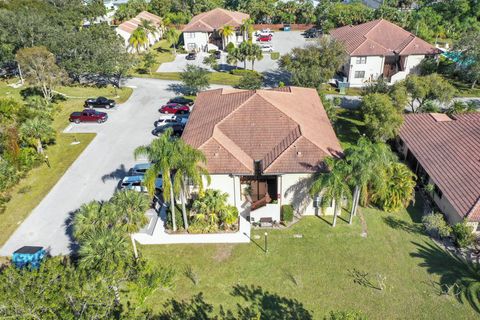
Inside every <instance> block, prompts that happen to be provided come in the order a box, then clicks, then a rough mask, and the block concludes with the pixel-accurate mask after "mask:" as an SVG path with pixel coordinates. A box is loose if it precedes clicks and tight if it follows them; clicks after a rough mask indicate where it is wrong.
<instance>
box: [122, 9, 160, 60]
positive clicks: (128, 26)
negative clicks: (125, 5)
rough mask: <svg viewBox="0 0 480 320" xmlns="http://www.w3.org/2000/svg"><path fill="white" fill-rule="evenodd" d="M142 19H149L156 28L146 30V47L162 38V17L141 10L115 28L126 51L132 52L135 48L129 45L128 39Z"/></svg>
mask: <svg viewBox="0 0 480 320" xmlns="http://www.w3.org/2000/svg"><path fill="white" fill-rule="evenodd" d="M142 20H146V21H150V22H151V24H152V25H153V26H154V27H155V28H156V31H154V32H148V44H147V47H149V46H152V45H153V44H154V43H155V42H157V41H158V40H160V39H161V38H162V33H163V32H162V18H160V17H159V16H157V15H154V14H153V13H150V12H147V11H142V12H140V13H139V14H138V15H137V16H136V17H135V18H132V19H130V20H127V21H124V22H122V23H121V24H120V25H119V26H118V27H117V29H116V31H117V34H118V35H119V36H120V37H122V38H123V39H124V41H125V47H127V50H128V52H134V51H135V50H136V49H135V48H132V47H131V46H130V44H129V39H130V37H131V35H132V33H133V32H134V31H135V30H137V28H138V26H139V25H140V24H141V23H142ZM144 50H146V48H140V51H144Z"/></svg>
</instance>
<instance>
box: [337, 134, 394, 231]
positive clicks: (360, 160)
mask: <svg viewBox="0 0 480 320" xmlns="http://www.w3.org/2000/svg"><path fill="white" fill-rule="evenodd" d="M344 155H345V160H346V162H347V163H348V164H349V166H350V167H351V175H350V176H349V184H350V185H351V186H352V187H354V193H353V203H352V208H351V211H350V223H351V222H352V217H353V216H355V215H356V212H357V209H358V204H359V202H360V198H361V199H362V204H363V205H366V204H367V203H368V199H369V190H370V189H371V188H373V187H375V188H376V189H379V190H381V189H384V188H385V181H386V177H385V174H386V169H387V168H388V166H389V165H390V163H391V162H392V161H394V160H395V155H394V154H393V153H392V151H391V150H390V148H389V147H388V146H387V145H386V144H384V143H373V142H371V141H370V140H368V139H367V138H364V137H362V138H360V139H359V140H358V142H357V144H356V145H354V146H351V147H349V148H347V149H346V150H345V152H344Z"/></svg>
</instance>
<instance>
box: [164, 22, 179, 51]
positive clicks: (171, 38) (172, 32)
mask: <svg viewBox="0 0 480 320" xmlns="http://www.w3.org/2000/svg"><path fill="white" fill-rule="evenodd" d="M165 39H167V41H168V43H170V45H172V46H173V54H177V48H176V45H177V43H178V39H180V32H179V31H178V30H177V29H175V28H168V30H167V32H166V33H165Z"/></svg>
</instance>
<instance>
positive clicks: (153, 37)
mask: <svg viewBox="0 0 480 320" xmlns="http://www.w3.org/2000/svg"><path fill="white" fill-rule="evenodd" d="M115 30H116V32H117V34H118V35H119V36H120V37H121V38H122V39H123V40H124V41H125V48H127V51H128V52H130V53H133V52H136V50H135V49H134V48H132V47H130V44H129V43H128V40H129V39H130V36H131V34H130V33H128V32H126V31H124V30H121V29H119V28H117V29H115ZM161 38H162V32H161V31H160V30H159V31H157V32H152V33H149V34H148V46H152V45H154V44H155V43H156V42H157V41H158V40H160V39H161ZM142 51H145V49H144V48H141V49H140V52H142Z"/></svg>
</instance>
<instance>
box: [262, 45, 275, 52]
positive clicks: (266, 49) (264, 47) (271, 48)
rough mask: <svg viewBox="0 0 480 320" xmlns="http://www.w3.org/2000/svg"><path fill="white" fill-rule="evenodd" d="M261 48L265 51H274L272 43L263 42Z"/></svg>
mask: <svg viewBox="0 0 480 320" xmlns="http://www.w3.org/2000/svg"><path fill="white" fill-rule="evenodd" d="M260 48H261V49H262V51H263V52H273V46H272V45H271V44H261V45H260Z"/></svg>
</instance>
